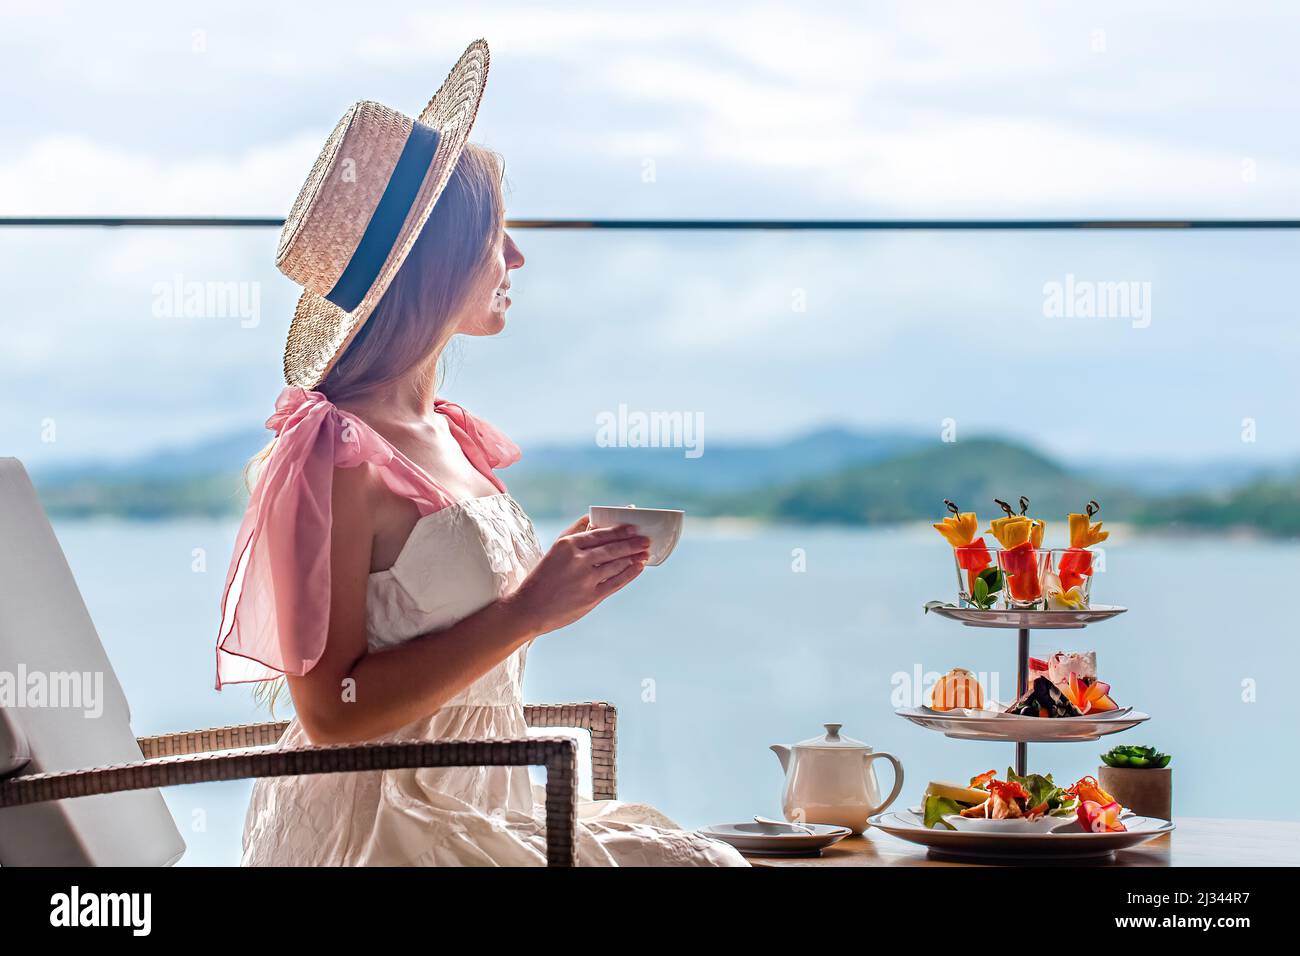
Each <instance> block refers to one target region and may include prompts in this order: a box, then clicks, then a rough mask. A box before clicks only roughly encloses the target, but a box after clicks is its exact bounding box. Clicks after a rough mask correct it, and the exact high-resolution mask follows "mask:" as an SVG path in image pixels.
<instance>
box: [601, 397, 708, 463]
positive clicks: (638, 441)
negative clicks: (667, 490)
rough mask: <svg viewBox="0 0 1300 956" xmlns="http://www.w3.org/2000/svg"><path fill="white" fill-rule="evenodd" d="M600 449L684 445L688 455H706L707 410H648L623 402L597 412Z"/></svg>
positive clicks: (680, 446)
mask: <svg viewBox="0 0 1300 956" xmlns="http://www.w3.org/2000/svg"><path fill="white" fill-rule="evenodd" d="M596 445H597V446H599V447H600V448H681V449H683V450H684V451H685V456H686V457H687V458H699V457H700V456H701V455H703V454H704V413H703V412H654V411H652V412H645V411H637V410H631V409H629V408H628V407H627V405H625V404H623V403H620V404H619V406H618V410H617V411H613V412H611V411H603V412H600V413H599V414H597V415H596Z"/></svg>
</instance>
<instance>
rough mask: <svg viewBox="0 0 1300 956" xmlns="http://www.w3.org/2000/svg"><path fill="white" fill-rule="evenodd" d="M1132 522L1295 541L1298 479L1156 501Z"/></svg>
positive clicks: (1299, 518)
mask: <svg viewBox="0 0 1300 956" xmlns="http://www.w3.org/2000/svg"><path fill="white" fill-rule="evenodd" d="M1134 519H1135V521H1137V523H1138V524H1142V525H1146V526H1149V527H1159V528H1166V529H1168V530H1171V531H1177V530H1182V529H1187V530H1193V529H1195V530H1206V529H1212V530H1216V531H1226V530H1229V529H1233V528H1256V529H1260V530H1264V531H1266V532H1267V533H1269V534H1270V535H1274V536H1278V537H1288V538H1296V537H1300V480H1297V479H1295V478H1292V479H1290V480H1277V479H1262V480H1260V481H1255V482H1251V483H1250V484H1247V485H1244V486H1242V487H1240V488H1237V489H1235V490H1233V491H1231V492H1227V493H1224V494H1216V495H1205V494H1187V495H1177V496H1174V497H1170V498H1164V499H1158V500H1155V501H1151V502H1149V503H1147V504H1145V505H1143V506H1142V507H1141V508H1139V509H1138V511H1137V514H1136V515H1135V516H1134Z"/></svg>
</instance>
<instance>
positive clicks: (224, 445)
mask: <svg viewBox="0 0 1300 956" xmlns="http://www.w3.org/2000/svg"><path fill="white" fill-rule="evenodd" d="M271 437H272V436H271V433H270V432H269V431H267V430H266V429H264V428H262V429H258V430H256V431H252V430H249V431H238V432H229V433H227V434H224V435H217V436H215V437H213V438H205V439H202V440H200V441H197V442H193V443H191V444H185V445H165V446H163V447H160V448H156V449H154V450H152V451H149V452H146V453H145V454H143V455H139V456H137V457H134V458H131V459H128V460H126V461H122V462H104V461H97V460H90V461H81V462H71V463H67V464H59V465H48V466H46V467H44V468H36V469H32V480H33V481H36V482H37V483H38V484H39V483H40V482H42V481H43V482H46V483H49V484H64V483H68V482H73V481H80V480H92V481H116V480H131V479H139V480H143V481H153V480H157V479H162V478H177V477H182V476H193V475H215V474H220V473H227V474H235V473H238V472H239V471H241V470H242V469H243V467H244V463H245V462H247V461H248V459H249V458H251V457H253V455H255V454H256V453H257V452H259V451H261V450H262V448H263V447H265V445H266V443H267V442H268V441H270V440H271Z"/></svg>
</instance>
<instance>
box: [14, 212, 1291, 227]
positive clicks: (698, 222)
mask: <svg viewBox="0 0 1300 956" xmlns="http://www.w3.org/2000/svg"><path fill="white" fill-rule="evenodd" d="M283 224H284V220H283V219H281V218H277V217H272V216H0V228H3V227H41V228H44V227H63V228H82V227H103V228H182V229H249V228H251V229H278V228H280V226H282V225H283ZM506 224H507V226H508V227H509V228H511V229H631V230H674V231H694V230H700V231H705V230H716V231H762V230H772V231H824V230H847V231H888V230H916V231H962V230H994V231H998V230H1005V231H1017V230H1069V229H1114V230H1157V229H1300V219H511V220H508V221H507V223H506Z"/></svg>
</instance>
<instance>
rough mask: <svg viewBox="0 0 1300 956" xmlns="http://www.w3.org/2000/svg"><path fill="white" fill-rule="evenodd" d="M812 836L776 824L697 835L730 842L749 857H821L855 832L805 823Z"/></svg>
mask: <svg viewBox="0 0 1300 956" xmlns="http://www.w3.org/2000/svg"><path fill="white" fill-rule="evenodd" d="M805 826H807V827H808V828H809V829H810V830H812V831H813V832H812V833H801V832H798V831H796V830H795V829H794V828H793V827H790V826H785V825H782V824H776V823H753V822H750V823H720V824H717V825H716V826H711V827H701V828H700V829H699V830H698V831H697V832H698V833H700V834H702V835H703V836H706V837H708V838H709V839H711V840H721V841H722V842H723V843H729V844H731V845H732V846H734V847H735V848H736V849H737V850H739V851H740V852H741V853H742V854H744V855H746V856H750V855H752V856H819V855H820V854H821V851H822V850H824V849H826V847H828V846H831V845H832V844H834V843H839V842H840V841H841V840H843V839H844V838H845V837H846V836H848V835H849V834H850V833H852V832H853V831H852V830H850V829H849V828H848V827H835V826H830V825H829V824H825V823H808V824H805Z"/></svg>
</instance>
